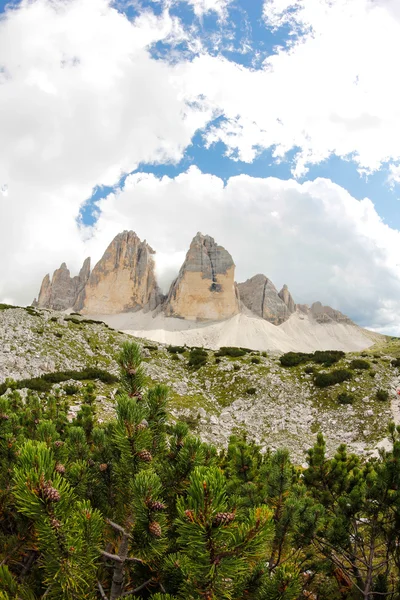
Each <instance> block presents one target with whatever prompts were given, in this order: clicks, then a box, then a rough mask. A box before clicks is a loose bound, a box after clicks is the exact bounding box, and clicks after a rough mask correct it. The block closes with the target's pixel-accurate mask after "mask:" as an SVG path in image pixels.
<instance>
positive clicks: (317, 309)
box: [310, 302, 353, 324]
mask: <svg viewBox="0 0 400 600" xmlns="http://www.w3.org/2000/svg"><path fill="white" fill-rule="evenodd" d="M310 313H311V316H312V317H314V319H315V320H316V321H318V323H329V322H330V321H335V322H336V323H350V324H352V323H353V321H352V320H351V319H349V317H346V315H344V314H343V313H341V312H340V311H339V310H335V309H334V308H331V307H330V306H323V305H322V304H321V302H314V304H312V305H311V308H310Z"/></svg>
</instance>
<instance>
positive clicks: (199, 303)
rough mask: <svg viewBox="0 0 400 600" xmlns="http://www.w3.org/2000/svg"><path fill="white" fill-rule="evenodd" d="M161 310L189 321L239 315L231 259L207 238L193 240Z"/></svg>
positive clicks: (205, 236)
mask: <svg viewBox="0 0 400 600" xmlns="http://www.w3.org/2000/svg"><path fill="white" fill-rule="evenodd" d="M164 310H165V313H166V315H167V316H174V317H180V318H183V319H190V320H221V319H228V318H229V317H232V316H233V315H236V314H237V313H238V312H239V298H238V293H237V288H236V285H235V265H234V262H233V260H232V256H231V255H230V254H229V252H228V251H227V250H225V248H223V247H222V246H218V245H217V244H216V242H215V241H214V239H213V238H212V237H210V236H209V235H202V234H201V233H198V234H197V235H196V236H195V237H194V238H193V240H192V243H191V244H190V248H189V251H188V253H187V255H186V259H185V262H184V263H183V265H182V267H181V270H180V271H179V275H178V277H177V278H176V279H175V281H174V282H173V283H172V285H171V288H170V291H169V294H168V298H167V301H166V303H165V306H164Z"/></svg>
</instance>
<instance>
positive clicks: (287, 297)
mask: <svg viewBox="0 0 400 600" xmlns="http://www.w3.org/2000/svg"><path fill="white" fill-rule="evenodd" d="M278 296H279V298H280V299H281V300H282V301H283V302H284V303H285V304H286V306H287V309H288V311H289V313H290V314H292V313H294V311H295V310H296V304H295V302H294V300H293V298H292V295H291V293H290V292H289V290H288V286H287V285H286V284H285V285H284V286H283V288H282V289H281V291H280V292H279V294H278Z"/></svg>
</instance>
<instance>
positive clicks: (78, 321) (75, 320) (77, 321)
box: [64, 317, 83, 325]
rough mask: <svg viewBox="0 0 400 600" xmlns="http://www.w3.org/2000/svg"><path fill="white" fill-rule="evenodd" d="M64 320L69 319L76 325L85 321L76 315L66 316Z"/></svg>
mask: <svg viewBox="0 0 400 600" xmlns="http://www.w3.org/2000/svg"><path fill="white" fill-rule="evenodd" d="M64 321H68V322H69V323H73V324H74V325H80V324H81V323H82V322H83V321H82V320H81V319H75V317H65V319H64Z"/></svg>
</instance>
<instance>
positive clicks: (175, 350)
mask: <svg viewBox="0 0 400 600" xmlns="http://www.w3.org/2000/svg"><path fill="white" fill-rule="evenodd" d="M185 350H186V348H184V347H183V346H167V352H170V353H171V354H182V353H183V352H185Z"/></svg>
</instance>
